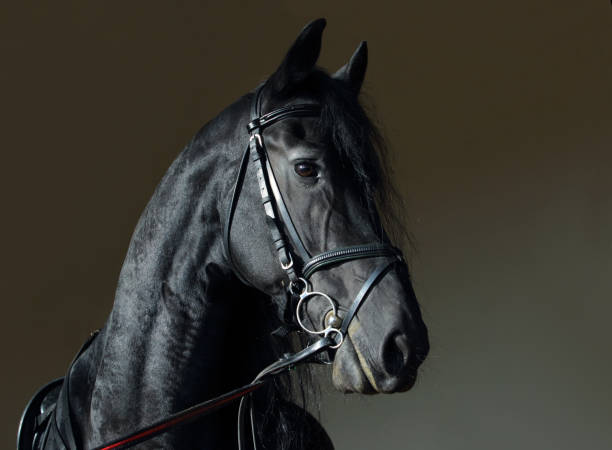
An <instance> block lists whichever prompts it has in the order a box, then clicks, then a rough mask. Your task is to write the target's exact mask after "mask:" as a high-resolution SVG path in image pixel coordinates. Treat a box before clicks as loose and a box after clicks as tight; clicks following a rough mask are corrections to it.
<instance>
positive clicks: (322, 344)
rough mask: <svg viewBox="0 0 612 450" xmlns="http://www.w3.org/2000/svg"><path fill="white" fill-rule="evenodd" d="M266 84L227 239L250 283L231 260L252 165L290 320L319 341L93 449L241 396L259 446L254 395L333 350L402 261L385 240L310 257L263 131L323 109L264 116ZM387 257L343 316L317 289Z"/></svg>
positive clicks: (256, 104) (255, 110) (254, 107)
mask: <svg viewBox="0 0 612 450" xmlns="http://www.w3.org/2000/svg"><path fill="white" fill-rule="evenodd" d="M264 87H265V84H263V85H261V86H260V87H259V88H258V89H257V90H256V92H255V95H254V99H253V101H252V103H251V120H250V122H249V123H248V125H247V130H248V133H249V143H248V145H247V147H246V150H245V152H244V154H243V156H242V159H241V162H240V166H239V169H238V175H237V177H236V182H235V184H234V188H233V192H232V197H231V202H230V207H229V209H228V213H227V217H226V222H225V228H224V237H223V242H224V246H225V251H226V254H227V257H228V260H229V262H230V263H231V265H232V267H233V268H234V273H235V274H236V276H237V277H238V278H239V279H240V280H241V281H242V282H243V283H245V284H247V285H252V283H250V282H249V281H248V280H247V279H246V277H245V276H244V275H243V274H241V273H240V271H239V270H238V268H237V266H236V264H235V263H234V260H233V258H232V252H231V245H230V232H231V227H232V222H233V219H234V213H235V211H236V207H237V205H238V200H239V198H240V192H241V190H242V187H243V183H244V179H245V175H246V171H247V167H248V165H249V162H251V163H252V165H253V166H254V168H255V169H256V171H257V181H258V184H259V191H260V193H261V199H262V202H263V206H264V210H265V214H266V223H267V226H268V228H269V231H270V235H271V237H272V242H273V245H274V248H275V250H276V252H277V255H278V260H279V263H280V266H281V268H282V269H283V271H284V273H285V275H286V277H287V280H288V283H287V284H286V286H287V299H288V305H289V307H288V308H287V311H290V313H289V314H286V315H285V316H286V320H287V321H289V322H290V325H292V326H293V327H294V328H295V329H297V330H298V331H302V332H306V333H308V334H309V335H312V336H317V337H318V339H317V340H316V341H314V342H313V343H312V344H310V345H308V346H307V347H306V348H304V349H303V350H301V351H299V352H297V353H295V354H289V355H284V356H283V357H282V358H281V359H279V360H278V361H276V362H275V363H273V364H271V365H269V366H267V367H266V368H265V369H264V370H262V371H261V372H260V373H259V374H258V375H257V377H255V379H254V380H253V381H252V382H251V383H249V384H247V385H245V386H242V387H241V388H238V389H235V390H233V391H230V392H227V393H225V394H223V395H221V396H219V397H216V398H214V399H211V400H207V401H205V402H202V403H199V404H197V405H194V406H192V407H190V408H187V409H185V410H183V411H180V412H178V413H175V414H172V415H171V416H168V417H166V418H164V419H163V420H160V421H158V422H156V423H154V424H152V425H149V426H147V427H144V428H142V429H140V430H138V431H135V432H132V433H130V434H129V435H126V436H122V437H120V438H117V439H115V440H113V441H112V442H108V443H106V444H104V445H101V446H98V447H96V448H95V449H94V450H110V449H119V448H128V447H131V446H133V445H135V444H137V443H140V442H143V441H146V440H149V439H151V438H153V437H154V436H157V435H159V434H162V433H165V432H167V431H169V430H170V429H172V428H174V427H176V426H178V425H181V424H185V423H188V422H191V421H194V420H196V419H197V418H199V417H201V416H203V415H206V414H209V413H211V412H213V411H215V410H217V409H219V408H222V407H223V406H226V405H227V404H229V403H231V402H233V401H235V400H237V399H240V406H239V409H238V448H239V450H245V449H246V448H247V444H246V433H245V431H244V424H245V421H246V414H247V410H248V413H249V419H250V434H251V439H252V444H253V449H254V450H256V449H257V439H256V430H255V420H254V412H253V402H252V396H251V394H252V393H253V392H254V391H256V390H257V389H259V388H260V387H262V386H263V385H264V384H265V383H266V382H267V381H269V380H270V379H271V378H272V377H274V376H276V375H279V374H281V373H284V372H285V371H287V370H289V369H290V368H292V367H294V366H296V365H297V364H300V363H306V362H314V361H315V358H316V357H317V355H319V354H321V353H322V352H325V351H330V350H331V351H333V350H335V349H337V348H339V347H340V346H341V345H342V343H343V341H344V338H345V336H346V335H347V333H348V329H349V325H350V324H351V321H352V320H353V318H354V317H355V315H356V314H357V311H358V310H359V308H360V307H361V305H362V304H363V302H364V301H365V300H366V298H367V297H368V295H369V293H370V292H371V290H372V288H373V287H374V286H375V285H376V284H377V283H378V282H379V281H380V280H381V279H382V278H383V277H384V276H385V275H386V274H387V273H388V272H389V271H390V270H391V268H392V267H393V266H394V265H396V264H398V263H400V262H402V261H403V256H402V253H401V251H400V250H398V249H397V248H395V247H393V246H391V245H389V244H386V243H369V244H363V245H355V246H349V247H342V248H337V249H333V250H329V251H326V252H323V253H320V254H318V255H315V256H312V255H311V254H310V253H309V252H308V250H307V249H306V246H305V245H304V243H303V241H302V240H301V238H300V235H299V233H298V231H297V229H296V227H295V225H294V223H293V221H292V220H291V216H290V214H289V210H288V209H287V206H286V204H285V201H284V199H283V196H282V194H281V191H280V189H279V186H278V184H277V182H276V179H275V177H274V172H273V171H272V166H271V165H270V160H269V158H268V153H267V150H266V147H265V142H264V137H263V134H264V130H265V129H266V128H268V127H269V126H271V125H273V124H275V123H277V122H279V121H281V120H284V119H287V118H291V117H318V116H319V115H320V112H321V107H320V106H318V105H315V104H310V103H306V104H295V105H288V106H284V107H281V108H278V109H275V110H273V111H271V112H269V113H266V114H263V115H262V114H261V113H260V109H261V96H262V91H263V88H264ZM378 257H387V259H386V260H385V261H384V262H382V263H381V264H380V265H378V266H377V267H375V269H374V270H373V271H372V272H371V273H370V275H369V277H368V278H367V279H366V281H365V282H364V283H363V285H362V286H361V288H360V290H359V292H358V293H357V295H356V297H355V299H354V300H353V303H352V304H351V306H350V307H349V309H348V310H347V311H346V314H344V317H341V316H340V315H339V313H338V305H337V304H336V302H335V301H334V300H333V299H332V297H330V296H329V295H327V294H325V293H323V292H319V291H313V290H312V286H311V283H310V277H311V276H312V275H313V274H314V273H316V272H317V271H319V270H322V269H327V268H331V267H334V266H337V265H339V264H342V263H344V262H347V261H353V260H357V259H365V258H378ZM316 297H321V298H323V299H324V300H325V301H327V302H328V303H329V305H330V309H329V310H328V311H327V313H326V314H325V319H324V321H323V322H324V326H323V328H322V329H320V330H318V329H311V328H308V327H307V326H306V325H305V324H304V322H303V320H302V314H301V311H302V309H303V307H304V304H305V303H307V302H308V301H310V300H311V299H312V298H316Z"/></svg>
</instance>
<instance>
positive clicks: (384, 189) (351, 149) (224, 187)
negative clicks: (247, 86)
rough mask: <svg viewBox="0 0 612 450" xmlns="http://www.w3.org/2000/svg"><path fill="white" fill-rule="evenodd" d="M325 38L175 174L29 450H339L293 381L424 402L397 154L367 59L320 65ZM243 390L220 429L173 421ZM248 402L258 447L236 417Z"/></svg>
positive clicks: (290, 59)
mask: <svg viewBox="0 0 612 450" xmlns="http://www.w3.org/2000/svg"><path fill="white" fill-rule="evenodd" d="M324 27H325V20H324V19H319V20H316V21H314V22H312V23H310V24H309V25H307V26H306V27H305V28H304V30H302V32H301V33H300V34H299V36H298V37H297V40H296V41H295V43H294V44H293V45H292V46H291V48H290V49H289V51H288V53H287V55H286V56H285V58H284V60H283V61H282V63H281V65H280V67H279V68H278V69H277V70H276V71H275V72H274V73H273V75H272V76H270V78H269V79H267V80H266V81H265V82H264V83H262V85H261V86H259V87H258V88H257V89H256V90H255V91H254V92H251V93H248V94H246V95H245V96H243V97H242V98H240V99H239V100H238V101H236V102H235V103H234V104H232V105H230V106H229V107H228V108H227V109H225V110H224V111H223V112H221V113H220V114H219V115H218V116H217V117H216V118H214V119H213V120H212V121H210V122H209V123H208V124H206V125H205V126H204V127H203V128H202V129H201V130H200V131H199V132H198V133H197V134H196V136H195V137H194V138H193V139H192V140H191V142H190V143H189V144H188V145H187V146H186V148H185V149H184V150H183V151H182V152H181V153H180V155H179V156H178V157H177V159H176V160H175V161H174V162H173V163H172V165H171V166H170V168H169V169H168V171H167V173H166V174H165V176H164V177H163V179H162V180H161V182H160V184H159V185H158V187H157V189H156V190H155V192H154V194H153V197H152V198H151V200H150V202H149V203H148V205H147V207H146V209H145V211H144V212H143V214H142V216H141V218H140V220H139V222H138V225H137V226H136V229H135V231H134V234H133V236H132V239H131V242H130V245H129V249H128V252H127V255H126V258H125V262H124V264H123V268H122V270H121V274H120V277H119V282H118V286H117V291H116V297H115V302H114V305H113V308H112V311H111V313H110V316H109V317H108V320H107V321H106V323H105V324H104V326H103V327H102V329H101V330H99V332H97V333H94V334H92V337H91V339H89V340H88V342H87V343H86V344H85V345H84V346H83V348H82V349H81V351H80V352H79V353H78V355H77V357H76V358H75V360H74V361H73V363H72V364H71V365H70V368H69V370H68V373H67V375H66V377H65V378H63V379H61V380H58V381H56V382H53V383H50V384H49V385H47V386H46V387H45V388H43V389H42V390H41V391H39V393H38V394H37V395H36V396H35V397H34V398H33V400H32V401H31V402H30V405H29V406H28V407H27V408H26V411H25V413H24V416H23V418H22V423H21V431H20V436H19V438H18V448H19V449H20V450H22V449H25V448H28V449H32V448H35V449H70V450H73V449H92V448H108V449H110V448H125V447H128V446H132V445H135V444H138V445H139V448H164V449H194V448H198V449H220V448H223V449H234V448H237V445H238V444H237V441H240V447H241V448H243V450H245V449H246V448H247V447H249V448H251V447H252V448H257V447H260V448H267V449H271V448H274V449H315V448H316V449H326V448H333V446H332V444H331V441H330V440H329V437H328V436H327V434H326V433H325V431H324V430H323V428H322V427H321V426H320V424H319V423H318V422H317V421H316V420H315V419H314V417H313V416H312V415H310V414H309V413H308V412H307V411H306V409H305V404H304V398H305V397H306V396H307V394H308V393H309V391H310V388H311V386H310V385H309V384H308V379H309V378H308V374H307V373H306V372H305V371H304V370H301V369H300V370H297V371H294V372H292V373H293V374H294V375H291V374H288V373H287V372H285V370H286V369H288V368H292V367H295V366H298V365H299V363H300V362H328V363H330V364H332V369H331V378H332V380H333V384H334V386H335V387H336V389H338V390H340V391H342V392H347V393H348V392H357V393H363V394H373V393H379V392H380V393H393V392H402V391H406V390H408V389H410V388H411V387H412V385H413V384H414V382H415V378H416V372H417V368H418V366H419V365H420V364H421V363H422V362H423V360H424V359H425V357H426V355H427V352H428V349H429V344H428V338H427V329H426V327H425V324H424V323H423V320H422V318H421V313H420V310H419V306H418V303H417V299H416V296H415V294H414V291H413V289H412V286H411V282H410V276H409V272H408V267H407V265H406V262H405V261H404V259H403V257H402V255H401V252H399V250H397V249H395V247H393V246H392V245H391V238H390V234H391V233H390V232H389V233H388V231H389V230H390V228H389V224H391V223H392V222H393V220H390V219H389V218H390V217H392V216H393V213H392V210H393V208H392V206H391V203H392V202H391V201H390V198H391V197H393V190H392V187H391V186H390V184H389V177H388V175H387V172H386V169H385V167H386V165H385V161H384V154H383V153H384V148H383V147H384V146H383V143H382V140H381V139H380V138H379V134H378V132H377V130H376V128H375V127H374V126H373V124H372V122H371V121H370V120H369V119H368V117H367V115H366V113H365V112H364V109H363V108H362V107H361V105H360V102H359V100H358V96H359V92H360V88H361V85H362V82H363V79H364V76H365V71H366V65H367V47H366V44H365V42H362V43H361V44H360V45H359V47H358V48H357V50H356V51H355V53H354V54H353V55H352V57H351V58H350V60H349V62H348V63H347V64H346V65H344V66H343V67H342V68H341V69H340V70H338V71H337V72H336V73H334V74H333V75H331V76H330V75H328V74H327V73H326V72H325V71H323V70H322V69H320V68H318V67H316V66H315V64H316V61H317V59H318V55H319V51H320V47H321V34H322V31H323V28H324ZM247 124H248V128H247ZM245 147H246V151H245ZM262 201H263V203H264V206H263V207H262ZM312 255H316V256H312ZM279 260H280V261H279ZM300 351H301V352H300ZM296 352H298V353H296ZM296 354H297V355H298V356H297V357H296V356H295V355H296ZM292 358H293V359H292ZM275 361H277V362H275ZM270 364H272V366H270ZM266 366H268V367H273V368H275V369H274V370H276V372H275V373H274V374H273V375H277V376H270V375H269V374H270V373H272V372H273V371H274V370H272V369H270V370H267V372H266V371H264V372H261V373H260V371H261V369H262V368H264V367H266ZM281 366H282V370H280V369H279V367H281ZM258 373H260V376H259V378H256V375H257V374H258ZM262 374H263V375H265V376H262ZM254 378H256V382H254V383H253V384H249V382H251V381H252V380H254ZM257 380H259V381H257ZM264 381H265V383H264ZM239 386H247V388H245V389H243V390H242V391H241V392H239V394H240V395H238V394H235V393H234V394H231V395H226V396H225V397H221V398H222V399H223V400H222V401H216V402H213V403H210V402H209V403H204V404H205V405H208V406H206V408H210V409H211V410H213V409H214V410H215V411H214V413H211V414H210V415H207V417H205V418H199V419H198V420H194V417H195V415H194V414H193V411H194V409H191V410H189V409H188V410H187V416H188V417H190V420H184V421H182V419H181V420H177V419H176V418H175V417H177V416H175V414H176V413H177V411H181V410H183V409H185V408H189V407H190V406H191V405H193V404H197V403H199V402H206V400H207V399H210V398H212V397H218V396H219V395H222V394H223V393H224V392H226V391H230V393H232V392H235V391H232V390H233V389H236V388H237V387H239ZM255 388H257V391H256V392H255ZM243 394H246V397H244V399H247V398H248V400H246V406H245V408H246V409H245V410H244V411H247V412H246V413H245V412H244V411H243V407H242V406H241V407H240V414H239V415H240V420H239V428H241V427H242V429H243V431H241V432H240V433H242V434H244V428H245V427H246V426H247V425H245V423H246V422H247V421H246V419H245V417H246V415H247V414H248V415H249V420H250V431H249V433H250V434H251V435H252V436H251V438H252V440H251V439H250V440H249V441H248V442H247V441H246V440H245V439H244V438H243V436H242V435H240V436H239V439H238V440H237V439H236V415H237V414H238V409H239V408H238V406H237V403H235V402H231V400H234V399H236V398H238V397H239V396H241V395H243ZM242 401H243V402H244V401H245V400H242ZM222 404H223V406H225V405H227V407H224V408H222V409H221V405H222ZM210 405H212V406H210ZM213 406H214V407H213ZM243 406H244V405H243ZM200 409H202V408H200ZM190 411H191V412H190ZM190 414H191V415H190ZM181 417H182V416H181ZM151 424H153V426H150V425H151ZM134 430H141V431H140V434H137V436H136V438H134V437H133V436H134ZM142 430H145V431H142ZM147 430H148V431H147ZM151 430H152V431H151ZM240 433H239V434H240ZM125 436H132V437H130V438H125Z"/></svg>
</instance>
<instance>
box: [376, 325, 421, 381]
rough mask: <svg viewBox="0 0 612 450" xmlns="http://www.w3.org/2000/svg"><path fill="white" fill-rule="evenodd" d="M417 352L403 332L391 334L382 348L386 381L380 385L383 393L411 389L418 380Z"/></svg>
mask: <svg viewBox="0 0 612 450" xmlns="http://www.w3.org/2000/svg"><path fill="white" fill-rule="evenodd" d="M415 357H416V355H415V350H414V349H413V348H412V346H411V344H410V340H409V339H408V336H406V335H405V334H403V333H401V332H396V333H390V334H389V335H388V336H387V338H386V339H385V341H384V343H383V346H382V360H383V364H382V366H383V370H384V372H385V375H386V377H385V379H384V381H382V383H380V388H381V390H382V391H383V392H387V393H391V392H397V391H404V390H407V389H410V387H412V385H413V384H414V382H415V379H416V373H415V372H416V367H415V364H414V360H415Z"/></svg>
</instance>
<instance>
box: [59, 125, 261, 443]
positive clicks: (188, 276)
mask: <svg viewBox="0 0 612 450" xmlns="http://www.w3.org/2000/svg"><path fill="white" fill-rule="evenodd" d="M216 136H217V138H218V137H219V133H218V132H217V133H216ZM222 140H223V139H222ZM225 140H226V141H230V142H231V140H232V139H231V136H227V137H226V139H225ZM205 142H206V136H200V137H199V139H197V140H196V141H194V143H192V144H191V146H189V147H188V148H187V149H185V150H184V151H183V153H182V154H181V155H180V156H179V158H178V159H177V160H176V161H175V162H174V163H173V164H172V166H171V167H170V169H169V170H168V172H167V173H166V175H165V176H164V178H163V180H162V182H161V183H160V185H159V186H158V188H157V189H156V191H155V194H154V196H153V198H152V199H151V201H150V202H149V204H148V205H147V207H146V209H145V211H144V213H143V215H142V216H141V218H140V221H139V223H138V225H137V227H136V230H135V232H134V234H133V237H132V240H131V243H130V246H129V250H128V252H127V256H126V259H125V262H124V265H123V268H122V270H121V274H120V277H119V283H118V287H117V291H116V297H115V302H114V306H113V309H112V312H111V314H110V316H109V319H108V321H107V323H106V325H105V326H104V328H103V330H102V331H101V333H100V335H99V336H98V338H96V340H95V341H94V343H93V344H92V347H91V348H90V350H89V351H88V352H87V353H86V354H84V355H83V357H81V358H80V359H79V361H77V363H76V364H75V366H74V369H73V373H72V374H71V378H70V380H71V399H72V400H71V402H72V406H73V409H74V410H75V415H76V416H78V417H87V418H88V420H86V421H84V423H81V424H80V428H81V430H80V433H81V434H82V439H83V442H84V443H85V442H87V443H91V444H95V443H100V442H103V441H106V440H109V439H112V438H114V437H116V436H117V435H120V434H122V433H126V432H129V431H131V430H133V429H135V428H137V427H139V426H142V425H145V424H148V423H151V422H154V421H156V420H158V419H160V418H161V417H163V416H165V415H168V414H170V413H172V412H176V411H177V410H180V409H183V408H185V407H187V406H190V405H191V404H193V403H195V402H197V401H201V400H204V399H206V398H209V397H212V396H215V395H218V394H220V393H222V392H223V391H225V390H229V389H231V388H234V387H236V386H238V385H240V384H245V383H246V382H248V381H250V379H251V378H252V377H253V376H254V374H255V370H256V368H254V367H253V368H252V369H251V368H250V367H248V364H247V366H245V363H244V361H247V359H245V358H243V356H244V355H243V354H246V353H247V352H249V351H250V350H252V349H249V348H248V346H245V345H241V346H234V347H233V348H231V349H230V348H229V346H228V343H232V342H236V341H241V342H243V343H244V342H249V338H250V337H249V336H247V335H246V333H247V332H248V327H241V326H239V325H240V321H241V320H243V319H242V317H248V312H247V313H246V314H245V313H244V305H240V302H239V301H238V300H237V299H240V300H242V302H245V303H247V302H248V299H247V298H243V296H242V295H239V292H238V291H237V289H238V288H236V284H237V283H236V281H235V279H234V278H233V277H232V274H231V269H230V267H229V266H228V264H227V263H226V262H225V261H226V258H225V256H224V248H223V243H222V235H223V233H222V221H221V218H220V216H221V214H222V213H223V211H224V207H225V205H220V204H218V202H219V200H218V199H220V198H226V197H227V191H228V189H229V188H228V183H227V179H226V177H223V176H220V174H224V173H227V170H224V169H225V168H226V167H224V166H226V164H227V163H228V161H227V159H228V156H226V155H227V154H228V153H230V152H228V151H224V150H227V149H217V150H216V151H214V152H210V154H209V155H203V154H202V152H203V147H205ZM226 145H227V144H226ZM230 154H231V153H230ZM207 158H208V159H207ZM194 160H198V161H199V164H194V163H193V161H194ZM213 168H214V170H213ZM227 169H228V170H229V168H227ZM215 174H216V176H215ZM239 289H241V290H242V289H244V288H239ZM241 292H243V293H244V291H241ZM239 306H240V308H242V310H241V309H239ZM237 325H238V326H237ZM230 345H231V344H230ZM251 354H252V353H251ZM91 380H93V382H92V381H91ZM209 423H215V422H214V421H211V422H209ZM109 424H111V425H112V426H109ZM162 439H165V441H164V442H165V444H166V445H174V444H176V441H172V440H171V439H177V438H176V436H174V437H173V436H172V435H169V436H168V437H165V438H162ZM168 439H170V440H168ZM86 446H87V445H86Z"/></svg>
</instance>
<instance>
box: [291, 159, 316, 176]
mask: <svg viewBox="0 0 612 450" xmlns="http://www.w3.org/2000/svg"><path fill="white" fill-rule="evenodd" d="M293 170H295V173H297V174H298V175H299V176H301V177H308V178H310V177H316V176H317V166H315V165H314V164H312V163H309V162H300V163H297V164H296V165H295V166H294V167H293Z"/></svg>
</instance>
